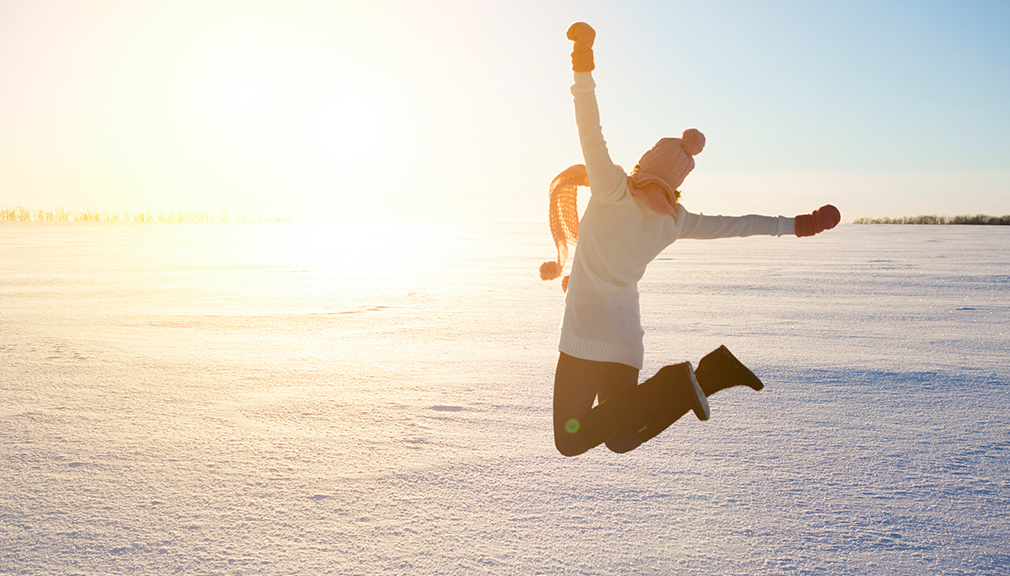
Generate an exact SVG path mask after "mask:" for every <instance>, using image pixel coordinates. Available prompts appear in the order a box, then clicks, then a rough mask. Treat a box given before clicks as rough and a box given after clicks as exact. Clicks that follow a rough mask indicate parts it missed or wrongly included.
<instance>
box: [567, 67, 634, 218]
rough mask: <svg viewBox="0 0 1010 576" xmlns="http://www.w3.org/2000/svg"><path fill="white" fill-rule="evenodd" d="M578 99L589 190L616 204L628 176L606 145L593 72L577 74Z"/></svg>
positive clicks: (575, 89) (575, 91) (577, 116)
mask: <svg viewBox="0 0 1010 576" xmlns="http://www.w3.org/2000/svg"><path fill="white" fill-rule="evenodd" d="M572 96H574V97H575V122H576V124H577V125H578V128H579V143H580V144H581V145H582V157H583V158H584V159H585V163H586V173H587V174H588V175H589V190H590V192H591V194H592V195H593V197H594V198H596V199H598V200H602V201H609V202H613V201H615V200H618V199H620V195H621V192H622V191H623V190H625V188H626V187H625V185H624V184H625V182H626V181H627V175H626V174H625V173H624V171H623V170H621V169H620V168H619V167H618V166H616V165H615V164H614V162H613V161H612V160H611V159H610V152H609V151H608V150H607V142H606V141H605V140H604V139H603V128H602V127H601V126H600V107H599V104H597V102H596V82H595V81H594V80H593V74H592V73H591V72H576V73H575V84H574V85H573V86H572Z"/></svg>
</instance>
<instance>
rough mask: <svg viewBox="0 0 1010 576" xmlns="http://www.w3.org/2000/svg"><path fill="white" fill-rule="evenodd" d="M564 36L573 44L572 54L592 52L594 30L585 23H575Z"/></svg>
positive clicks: (594, 38) (594, 36)
mask: <svg viewBox="0 0 1010 576" xmlns="http://www.w3.org/2000/svg"><path fill="white" fill-rule="evenodd" d="M566 36H568V39H569V40H571V41H572V42H575V47H574V48H573V49H572V52H585V51H587V50H592V48H593V40H596V30H593V27H592V26H590V25H589V24H586V23H585V22H576V23H575V24H572V25H571V26H570V27H569V28H568V33H567V34H566Z"/></svg>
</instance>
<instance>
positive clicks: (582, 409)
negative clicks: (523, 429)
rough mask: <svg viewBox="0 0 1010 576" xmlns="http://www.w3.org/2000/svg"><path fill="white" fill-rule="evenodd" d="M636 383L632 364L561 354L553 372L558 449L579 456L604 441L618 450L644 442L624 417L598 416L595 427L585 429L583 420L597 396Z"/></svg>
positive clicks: (621, 390) (623, 390)
mask: <svg viewBox="0 0 1010 576" xmlns="http://www.w3.org/2000/svg"><path fill="white" fill-rule="evenodd" d="M637 383H638V370H637V369H636V368H632V367H631V366H627V365H624V364H617V363H614V362H595V361H592V360H582V359H580V358H575V357H573V356H569V355H567V354H565V353H561V356H560V357H559V358H558V367H557V371H556V372H555V373H554V445H555V446H556V447H557V449H558V452H561V453H562V454H564V455H565V456H577V455H579V454H582V453H583V452H586V451H587V450H589V449H590V448H592V447H594V446H596V445H598V444H600V443H602V442H603V441H606V442H607V445H608V447H610V448H611V449H613V450H614V451H615V452H627V451H628V450H632V449H634V448H635V447H637V446H638V445H639V444H641V441H639V440H637V435H636V434H634V430H630V429H629V428H628V427H627V426H623V427H622V426H621V424H623V423H624V422H622V421H623V420H624V418H618V419H612V418H607V417H604V418H596V419H595V421H594V423H593V424H592V425H591V427H592V428H594V430H586V429H585V428H584V423H583V422H582V420H583V418H584V417H585V416H586V415H587V414H588V413H589V412H590V410H592V408H593V401H594V400H595V399H596V397H597V395H599V396H600V401H601V402H602V401H603V400H605V399H607V398H611V397H616V396H620V395H622V394H624V393H626V392H627V391H630V390H632V389H634V388H635V385H636V384H637ZM596 437H599V438H600V440H599V441H597V440H595V438H596ZM587 438H589V439H590V440H589V441H587ZM632 444H634V445H632Z"/></svg>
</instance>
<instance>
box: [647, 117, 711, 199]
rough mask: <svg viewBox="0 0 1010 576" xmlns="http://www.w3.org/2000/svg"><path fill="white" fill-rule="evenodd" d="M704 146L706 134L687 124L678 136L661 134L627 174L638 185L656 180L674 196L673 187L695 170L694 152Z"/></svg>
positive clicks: (676, 186)
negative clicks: (669, 136) (666, 136)
mask: <svg viewBox="0 0 1010 576" xmlns="http://www.w3.org/2000/svg"><path fill="white" fill-rule="evenodd" d="M704 149H705V135H704V134H702V133H701V132H699V131H698V130H697V129H695V128H688V129H687V130H684V133H683V134H682V135H681V137H680V138H663V139H662V140H660V141H659V142H656V145H655V146H653V147H652V148H651V149H650V150H649V151H648V152H646V153H645V154H642V158H641V159H640V160H639V161H638V166H635V169H634V170H632V172H631V174H630V175H629V176H628V177H629V178H630V179H631V181H632V182H633V183H634V184H635V185H637V186H639V187H644V186H645V185H646V184H648V183H650V182H655V183H657V184H659V185H660V186H662V187H663V188H664V189H666V192H667V193H668V194H669V195H670V197H671V198H674V197H675V191H676V190H677V189H678V188H679V187H680V185H681V184H683V183H684V179H685V178H687V175H688V174H690V173H691V170H694V156H695V155H697V154H700V153H701V151H702V150H704Z"/></svg>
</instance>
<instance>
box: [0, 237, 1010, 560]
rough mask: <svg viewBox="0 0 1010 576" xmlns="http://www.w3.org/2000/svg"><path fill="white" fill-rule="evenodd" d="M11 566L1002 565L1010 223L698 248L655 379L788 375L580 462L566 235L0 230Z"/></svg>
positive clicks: (689, 257)
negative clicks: (566, 325)
mask: <svg viewBox="0 0 1010 576" xmlns="http://www.w3.org/2000/svg"><path fill="white" fill-rule="evenodd" d="M0 246H3V247H4V248H3V250H2V252H0V269H2V270H3V272H2V274H0V573H4V574H7V573H9V574H81V575H84V574H87V575H91V574H346V575H351V574H587V575H588V574H673V573H677V574H740V575H743V574H747V575H755V574H756V575H763V574H812V573H817V574H840V575H845V574H853V575H856V574H859V575H862V574H1007V573H1010V552H1008V550H1007V542H1010V386H1008V381H1010V368H1008V367H1007V358H1008V355H1010V354H1008V353H1010V344H1008V343H1010V338H1008V328H1010V326H1008V318H1010V229H1008V228H998V227H962V226H918V227H915V226H854V225H842V226H840V227H839V228H837V229H836V230H833V231H831V232H829V233H826V234H823V235H820V236H817V237H815V238H811V239H796V238H781V239H774V238H752V239H734V240H720V241H682V242H678V243H677V244H675V245H674V246H672V247H671V248H670V249H668V250H667V251H666V252H664V253H663V254H662V255H661V256H660V258H659V259H658V260H657V261H656V262H654V263H653V265H652V266H651V267H650V270H649V272H648V274H647V275H646V278H645V279H643V281H642V282H641V289H642V293H643V296H642V310H643V323H644V325H645V327H646V367H645V369H644V370H643V374H642V377H643V379H644V378H645V377H647V376H648V375H651V374H653V373H655V371H657V370H658V369H659V368H660V367H661V366H663V365H664V364H669V363H675V362H680V361H683V360H691V361H693V362H695V363H697V361H698V359H700V358H701V356H702V355H704V354H705V353H707V352H708V351H710V350H712V349H714V348H715V347H717V346H718V345H719V344H726V345H727V346H728V347H729V348H730V349H731V350H733V352H734V353H735V354H736V355H737V356H738V357H739V358H740V359H741V360H743V361H744V362H745V363H747V364H748V365H749V366H750V367H751V368H752V369H753V370H754V372H755V373H757V374H758V375H759V376H760V377H761V378H762V380H763V381H764V382H765V384H766V386H767V388H766V389H765V390H763V391H761V392H753V391H751V390H749V389H745V388H736V389H731V390H727V391H724V392H720V393H719V394H717V395H715V396H713V397H712V398H711V399H710V401H711V406H712V419H711V420H710V421H708V422H699V421H698V420H696V419H695V418H693V416H690V415H689V416H688V417H685V418H684V419H682V420H681V421H679V422H677V423H676V424H674V426H672V427H671V428H670V429H668V430H667V431H666V432H664V433H663V434H661V435H660V436H659V437H657V438H655V439H654V440H652V441H650V442H648V443H647V444H645V445H643V446H642V447H641V448H639V449H638V450H635V451H634V452H632V453H629V454H626V455H615V454H612V453H609V452H607V451H606V450H605V449H602V448H600V449H595V450H593V451H591V452H589V453H588V454H585V455H583V456H580V457H578V458H574V459H568V458H565V457H563V456H561V455H559V454H558V453H557V452H556V451H555V450H554V447H553V441H552V437H551V428H550V426H551V413H550V409H551V392H552V389H551V388H552V379H553V370H554V365H555V363H556V361H557V351H556V350H557V340H558V330H559V323H560V319H561V314H562V308H563V305H564V302H563V294H562V292H561V289H560V287H559V285H558V282H541V281H540V280H539V278H538V275H537V266H538V265H539V263H540V262H542V261H543V260H544V259H545V258H549V257H551V256H552V254H553V250H554V248H553V245H552V244H551V240H550V235H549V234H548V231H547V228H546V225H525V224H521V225H516V224H512V225H451V226H450V225H430V226H413V227H404V226H381V225H360V226H355V225H324V224H257V225H238V224H236V225H216V226H215V225H208V226H203V225H184V226H183V225H123V224H119V225H112V224H108V225H88V224H69V225H53V224H49V225H46V224H35V223H9V224H4V225H2V226H0Z"/></svg>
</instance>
